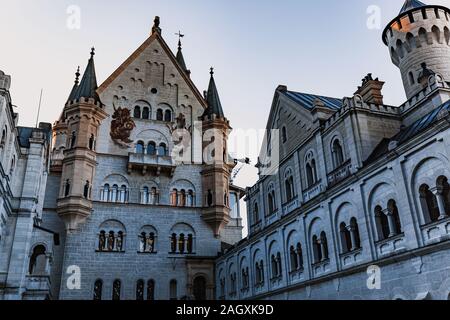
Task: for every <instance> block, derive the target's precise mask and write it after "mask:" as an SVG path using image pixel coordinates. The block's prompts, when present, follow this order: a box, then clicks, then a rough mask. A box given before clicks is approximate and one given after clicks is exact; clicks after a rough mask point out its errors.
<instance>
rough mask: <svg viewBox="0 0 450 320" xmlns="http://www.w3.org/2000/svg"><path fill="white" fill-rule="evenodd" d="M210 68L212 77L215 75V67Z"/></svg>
mask: <svg viewBox="0 0 450 320" xmlns="http://www.w3.org/2000/svg"><path fill="white" fill-rule="evenodd" d="M209 70H211V71H210V72H209V74H210V75H211V77H212V76H213V75H214V68H213V67H211V68H210V69H209Z"/></svg>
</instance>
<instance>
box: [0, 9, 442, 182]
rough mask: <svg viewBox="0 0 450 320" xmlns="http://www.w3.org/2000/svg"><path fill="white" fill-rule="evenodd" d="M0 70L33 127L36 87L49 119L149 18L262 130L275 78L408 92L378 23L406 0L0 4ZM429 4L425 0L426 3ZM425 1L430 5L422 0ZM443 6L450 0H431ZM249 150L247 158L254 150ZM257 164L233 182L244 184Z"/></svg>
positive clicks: (240, 116) (388, 99) (132, 41)
mask: <svg viewBox="0 0 450 320" xmlns="http://www.w3.org/2000/svg"><path fill="white" fill-rule="evenodd" d="M1 2H2V3H1V8H2V13H3V14H2V19H0V30H2V39H1V41H2V44H1V49H0V69H1V70H3V71H4V72H6V73H7V74H10V75H12V97H13V102H14V104H15V105H17V106H18V108H17V111H19V113H20V124H21V125H34V122H35V119H36V113H37V104H38V99H39V92H40V89H41V88H43V89H44V98H43V106H42V111H41V118H40V120H41V121H46V122H54V120H55V119H56V118H57V117H58V115H59V113H60V112H61V109H62V107H63V105H64V102H65V100H66V98H67V96H68V94H69V91H70V88H71V87H72V84H73V77H74V76H73V74H74V72H75V68H76V66H78V65H81V66H82V69H84V67H85V65H86V62H87V59H88V57H89V51H90V48H91V46H93V45H95V47H96V49H97V54H96V67H97V73H98V74H97V76H98V80H99V83H101V82H102V81H103V80H104V79H105V78H106V77H107V76H109V75H110V74H111V73H112V72H113V71H114V70H115V68H116V67H118V66H119V65H120V64H121V63H122V62H123V61H124V60H125V59H126V58H127V57H128V56H129V55H130V54H131V53H132V52H133V51H134V50H135V49H136V48H137V47H138V46H139V45H140V44H141V43H142V42H143V41H144V40H145V39H146V37H147V36H148V35H149V33H150V30H151V26H152V24H153V18H154V16H155V15H159V16H160V17H161V28H162V29H163V36H164V38H165V39H166V41H167V43H168V44H169V45H170V46H171V47H172V49H173V50H176V44H177V37H176V36H175V33H176V32H177V31H178V30H181V31H182V32H183V33H185V34H186V36H185V38H184V40H183V42H184V46H183V47H184V55H185V60H186V63H187V65H188V68H189V69H191V71H192V78H193V80H194V82H195V83H196V85H197V87H198V88H199V90H200V91H202V90H204V89H206V88H207V85H208V79H209V67H210V66H214V67H215V70H216V75H215V77H216V83H217V86H218V88H219V93H220V96H221V100H222V105H223V107H224V110H225V113H226V115H227V117H228V118H229V119H230V120H231V123H232V126H233V127H234V128H256V129H260V128H264V127H265V125H266V121H267V118H268V113H269V110H270V106H271V102H272V98H273V93H274V90H275V88H276V87H277V86H278V85H279V84H285V85H287V86H288V88H289V89H291V90H297V91H302V92H310V93H315V94H322V95H327V96H334V97H339V98H342V97H344V96H351V95H352V94H353V93H354V91H355V90H356V88H357V86H358V85H360V82H361V79H362V78H363V77H364V76H365V75H366V74H367V73H369V72H371V73H373V74H374V76H376V77H379V78H380V79H381V80H383V81H386V85H385V88H384V91H383V93H384V95H385V103H387V104H393V105H395V104H401V103H402V102H403V101H404V100H405V95H404V91H403V87H402V83H401V78H400V73H399V71H398V69H397V68H396V67H395V66H394V65H393V64H392V63H391V61H390V58H389V53H388V50H387V48H386V47H385V46H384V44H383V43H382V41H381V33H382V29H383V28H384V27H385V25H386V24H387V23H388V22H389V21H390V20H392V19H393V18H394V17H395V16H396V15H397V14H398V12H399V10H400V8H401V6H402V5H403V0H346V1H337V0H314V1H303V0H284V1H282V0H281V1H265V0H263V1H262V0H240V1H238V0H226V1H225V0H221V1H219V0H208V1H207V0H202V1H200V0H190V1H186V0H180V1H178V0H169V1H167V0H158V1H157V0H145V1H144V0H131V1H119V0H91V1H87V0H72V1H66V0H58V1H56V0H15V1H6V0H1ZM425 2H427V0H425ZM427 3H430V2H427ZM433 4H443V5H447V6H449V5H450V1H449V0H446V1H442V0H433ZM70 5H77V6H79V8H80V10H81V29H80V30H70V29H68V28H67V19H68V14H67V12H66V11H67V8H68V7H69V6H70ZM371 5H376V6H378V7H379V8H380V10H381V16H380V17H381V29H369V28H367V24H366V22H367V19H368V17H369V15H368V14H367V8H368V7H369V6H371ZM252 156H254V155H252ZM255 172H256V171H255V169H254V168H246V169H244V170H243V171H242V173H241V175H240V176H239V178H238V179H237V180H236V182H237V183H238V184H240V185H243V186H245V185H251V184H253V183H254V182H255V181H256V174H255Z"/></svg>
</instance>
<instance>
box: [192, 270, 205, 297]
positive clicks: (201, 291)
mask: <svg viewBox="0 0 450 320" xmlns="http://www.w3.org/2000/svg"><path fill="white" fill-rule="evenodd" d="M193 291H194V298H195V300H200V301H203V300H206V279H205V278H204V277H201V276H199V277H196V278H195V280H194V290H193Z"/></svg>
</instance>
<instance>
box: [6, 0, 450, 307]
mask: <svg viewBox="0 0 450 320" xmlns="http://www.w3.org/2000/svg"><path fill="white" fill-rule="evenodd" d="M382 40H383V42H384V43H385V44H386V46H387V47H388V50H389V52H390V55H391V59H392V62H393V63H394V65H396V66H397V67H398V68H399V69H400V72H401V75H402V80H403V84H404V88H405V93H406V96H407V101H406V102H405V103H403V104H402V105H400V106H390V105H386V104H385V103H384V101H383V94H382V88H383V85H384V82H382V81H380V80H379V79H378V78H374V77H373V76H372V75H371V74H368V75H367V76H366V77H365V78H364V79H363V81H362V84H361V85H360V86H359V87H358V88H357V90H356V92H355V93H354V94H353V96H352V97H345V98H343V99H340V98H331V97H324V96H318V95H314V94H307V93H301V92H295V91H291V90H288V88H287V87H286V86H279V87H278V88H277V89H276V91H275V95H274V99H273V103H272V108H271V111H270V116H269V119H268V123H267V136H266V139H265V140H266V141H265V144H264V145H263V147H262V149H261V154H260V157H259V161H258V164H257V167H258V169H259V179H258V182H257V183H256V184H255V185H254V186H252V187H249V188H247V189H246V190H243V189H241V188H239V187H237V186H235V185H233V183H232V171H233V169H234V167H235V161H233V159H230V156H229V152H228V146H227V139H228V136H229V133H230V130H231V125H230V123H229V121H228V120H227V118H226V117H225V113H224V110H223V108H222V105H221V101H220V98H219V94H218V90H217V87H216V84H215V80H214V72H213V70H211V78H210V83H209V87H208V90H207V91H206V92H204V94H201V93H200V92H199V91H198V89H197V88H196V87H195V85H194V84H193V82H192V80H191V78H190V71H189V70H188V68H187V66H186V62H185V60H184V57H183V53H182V48H181V43H179V46H178V51H177V53H176V54H174V53H172V51H171V50H170V49H169V47H168V46H167V44H166V43H165V41H164V39H163V37H162V30H161V28H160V21H159V18H158V17H157V18H156V19H155V22H154V26H153V28H152V32H151V35H150V37H149V38H148V39H147V40H145V42H144V43H143V44H142V45H141V46H140V47H139V48H138V49H137V50H136V51H135V52H134V53H133V54H132V55H131V56H130V57H129V58H128V59H127V60H126V61H125V62H124V63H123V64H122V65H121V66H120V67H119V68H117V69H116V71H114V72H113V73H112V74H111V76H110V77H108V78H107V79H106V80H105V81H104V82H103V83H102V84H100V86H98V85H97V79H96V73H95V66H94V56H95V51H94V50H92V51H91V56H90V59H89V61H88V64H87V67H86V69H85V71H84V73H83V75H82V77H81V80H80V76H81V74H80V72H79V70H78V71H77V72H76V77H75V84H74V86H73V89H72V91H71V92H70V93H69V96H68V99H67V102H66V103H65V105H64V106H62V108H61V111H62V112H61V115H60V117H59V119H58V120H57V121H56V122H55V123H54V125H50V124H45V123H41V124H39V125H38V126H37V127H36V128H25V127H20V126H18V115H17V114H16V113H15V112H14V107H13V103H12V100H11V96H10V93H9V88H10V84H11V78H10V77H9V76H8V75H5V74H4V73H3V72H0V112H1V113H0V129H1V134H2V135H1V141H0V175H1V184H0V191H1V194H0V195H1V196H0V204H1V205H0V299H5V300H20V299H25V300H31V299H34V300H42V299H55V300H57V299H62V300H70V299H82V300H92V299H94V300H154V299H155V300H167V299H198V300H203V299H227V300H243V299H292V300H295V299H299V300H308V299H448V298H450V269H449V261H450V250H449V249H450V216H449V215H450V186H449V181H448V179H450V64H449V61H450V60H449V59H450V9H449V8H446V7H443V6H437V5H425V4H423V3H422V2H420V1H417V0H406V2H405V4H404V5H403V7H402V9H401V11H400V13H399V15H398V16H397V17H396V18H395V19H393V20H392V21H391V22H390V23H389V25H388V26H387V27H386V29H385V30H384V32H383V35H382ZM244 196H245V201H246V203H247V214H248V237H247V238H245V239H242V221H241V216H240V208H239V200H240V199H241V198H242V197H244Z"/></svg>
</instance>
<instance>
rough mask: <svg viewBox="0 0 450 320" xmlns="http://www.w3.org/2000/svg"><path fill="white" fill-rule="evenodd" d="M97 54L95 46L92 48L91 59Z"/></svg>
mask: <svg viewBox="0 0 450 320" xmlns="http://www.w3.org/2000/svg"><path fill="white" fill-rule="evenodd" d="M94 56H95V48H94V47H92V48H91V59H92V58H93V57H94Z"/></svg>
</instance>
